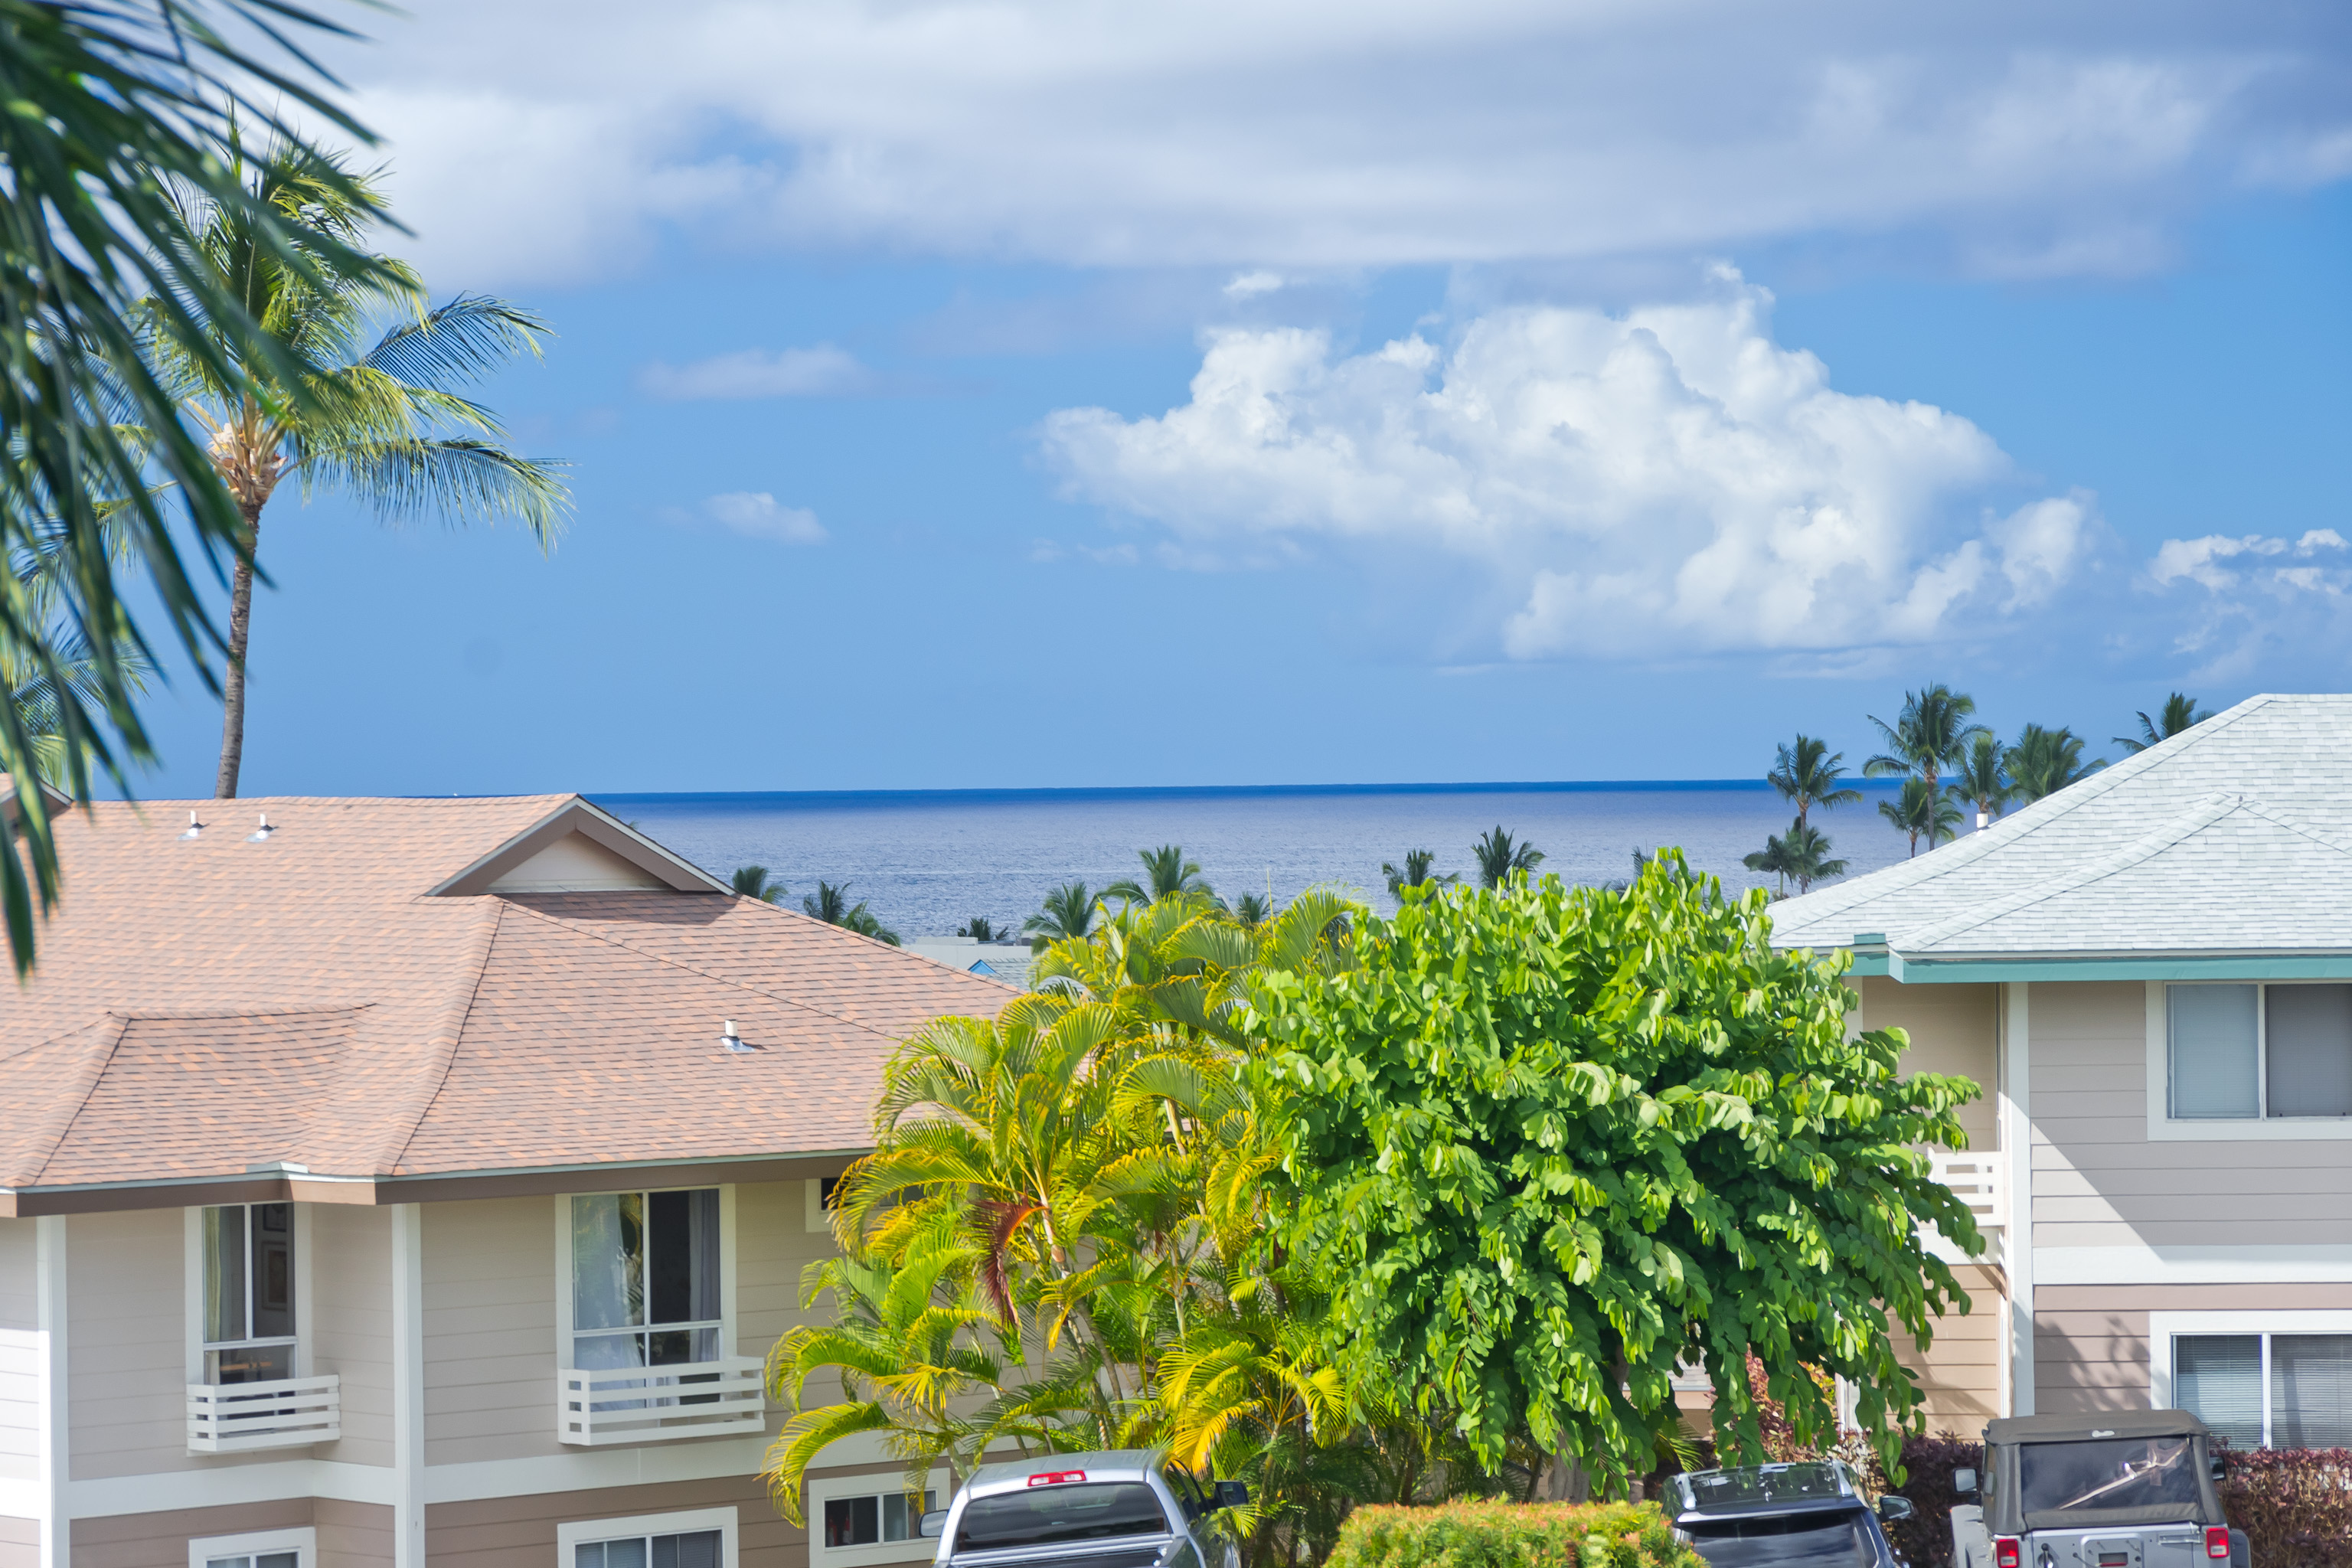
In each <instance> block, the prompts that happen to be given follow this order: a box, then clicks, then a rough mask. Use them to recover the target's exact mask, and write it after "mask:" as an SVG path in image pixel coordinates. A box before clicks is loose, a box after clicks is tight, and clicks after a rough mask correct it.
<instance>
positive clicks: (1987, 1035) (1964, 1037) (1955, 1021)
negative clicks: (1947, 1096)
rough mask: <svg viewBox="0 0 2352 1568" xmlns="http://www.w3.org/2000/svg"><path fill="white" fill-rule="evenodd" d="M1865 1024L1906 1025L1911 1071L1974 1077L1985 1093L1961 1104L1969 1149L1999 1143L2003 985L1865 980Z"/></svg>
mask: <svg viewBox="0 0 2352 1568" xmlns="http://www.w3.org/2000/svg"><path fill="white" fill-rule="evenodd" d="M1857 984H1859V985H1860V987H1861V990H1862V1026H1863V1027H1864V1028H1865V1029H1901V1030H1903V1031H1905V1032H1906V1033H1907V1034H1908V1035H1909V1036H1910V1037H1911V1048H1910V1049H1909V1050H1908V1051H1906V1052H1905V1053H1904V1057H1903V1070H1904V1071H1905V1072H1906V1073H1915V1072H1935V1073H1949V1074H1954V1075H1956V1076H1958V1077H1960V1078H1966V1079H1974V1080H1975V1081H1976V1085H1977V1087H1978V1088H1979V1089H1982V1090H1984V1093H1983V1094H1982V1095H1981V1096H1979V1098H1978V1099H1977V1100H1973V1101H1971V1102H1970V1103H1969V1104H1967V1105H1964V1106H1962V1107H1960V1112H1959V1114H1960V1125H1961V1127H1962V1128H1964V1129H1966V1130H1967V1132H1968V1135H1969V1148H1971V1149H1978V1150H1990V1149H1992V1148H1994V1147H1996V1146H1997V1145H1998V1144H1999V1142H2000V1139H1999V1137H1998V1120H1999V1119H1998V1116H1997V1114H1996V1110H1995V1107H1994V1103H1993V1098H1994V1091H1995V1090H1996V1089H1997V1088H1998V1087H1999V1083H2000V1079H1999V1073H2000V986H1998V985H1903V984H1897V983H1895V981H1892V980H1882V979H1864V980H1862V981H1860V982H1858V983H1857Z"/></svg>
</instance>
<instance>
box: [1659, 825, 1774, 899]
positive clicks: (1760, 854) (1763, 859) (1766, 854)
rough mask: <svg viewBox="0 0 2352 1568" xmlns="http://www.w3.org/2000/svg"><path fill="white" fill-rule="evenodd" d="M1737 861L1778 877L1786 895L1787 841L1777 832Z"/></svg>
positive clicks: (1749, 867) (1754, 869) (1750, 868)
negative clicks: (1761, 846)
mask: <svg viewBox="0 0 2352 1568" xmlns="http://www.w3.org/2000/svg"><path fill="white" fill-rule="evenodd" d="M1739 863H1740V864H1741V865H1743V866H1745V867H1747V868H1748V869H1749V870H1751V871H1762V872H1769V874H1770V875H1772V876H1774V877H1776V878H1778V879H1780V893H1779V896H1780V897H1782V898H1786V897H1787V896H1788V892H1789V843H1788V840H1787V839H1785V838H1782V837H1780V835H1779V834H1777V833H1774V834H1768V835H1767V836H1766V837H1765V839H1764V847H1763V848H1761V849H1757V850H1752V851H1750V852H1749V853H1748V854H1747V855H1744V856H1742V857H1741V858H1740V861H1739ZM1633 874H1634V875H1635V876H1637V877H1638V876H1640V875H1641V874H1642V873H1641V872H1640V870H1639V869H1636V870H1635V871H1634V873H1633Z"/></svg>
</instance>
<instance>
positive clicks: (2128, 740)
mask: <svg viewBox="0 0 2352 1568" xmlns="http://www.w3.org/2000/svg"><path fill="white" fill-rule="evenodd" d="M2211 717H2213V715H2212V713H2211V712H2210V710H2207V709H2203V708H2200V707H2198V706H2197V699H2195V698H2194V697H2191V696H2189V694H2188V693H2187V692H2185V691H2176V692H2174V693H2173V694H2172V695H2171V696H2169V697H2168V698H2166V699H2165V700H2164V710H2163V711H2162V712H2160V713H2158V715H2157V716H2156V717H2155V718H2153V719H2150V718H2149V717H2148V716H2147V714H2145V713H2141V714H2138V715H2137V718H2138V720H2139V738H2138V739H2137V740H2134V739H2133V738H2132V737H2130V736H2129V735H2117V736H2116V738H2115V739H2116V745H2118V746H2121V747H2122V748H2123V749H2124V754H2125V755H2126V756H2134V755H2137V754H2138V753H2139V752H2145V751H2147V749H2148V748H2149V747H2150V746H2153V745H2156V744H2157V743H2158V742H2163V741H2169V740H2170V739H2172V737H2173V736H2175V735H2178V734H2179V733H2180V732H2181V731H2183V730H2190V729H2194V728H2196V727H2197V726H2198V725H2200V724H2202V723H2203V722H2205V721H2206V720H2208V719H2210V718H2211Z"/></svg>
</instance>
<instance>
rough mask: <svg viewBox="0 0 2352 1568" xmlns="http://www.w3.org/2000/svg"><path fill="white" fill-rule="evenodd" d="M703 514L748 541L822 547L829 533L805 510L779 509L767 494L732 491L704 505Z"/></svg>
mask: <svg viewBox="0 0 2352 1568" xmlns="http://www.w3.org/2000/svg"><path fill="white" fill-rule="evenodd" d="M702 510H703V514H704V515H705V516H706V517H709V519H711V521H715V522H717V523H719V525H720V526H721V527H724V528H727V529H729V530H730V531H734V532H736V533H740V534H742V535H743V536H744V537H745V538H747V539H772V540H775V541H777V542H780V543H783V544H822V543H824V539H825V531H824V527H823V526H822V525H820V524H819V523H818V521H817V520H816V513H814V512H813V511H810V510H808V509H807V508H805V507H797V506H779V505H777V504H776V498H775V497H774V496H772V495H770V494H769V493H768V492H767V491H765V490H730V491H729V492H727V493H726V494H725V495H716V496H712V497H711V498H710V499H709V500H706V501H704V502H703V503H702Z"/></svg>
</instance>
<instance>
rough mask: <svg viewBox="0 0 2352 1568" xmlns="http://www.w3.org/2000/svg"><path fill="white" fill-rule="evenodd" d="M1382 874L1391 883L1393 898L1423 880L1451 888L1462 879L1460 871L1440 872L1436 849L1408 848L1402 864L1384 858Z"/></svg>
mask: <svg viewBox="0 0 2352 1568" xmlns="http://www.w3.org/2000/svg"><path fill="white" fill-rule="evenodd" d="M1381 877H1382V879H1385V880H1386V881H1387V883H1388V885H1389V897H1391V898H1395V897H1397V896H1398V895H1400V894H1401V893H1402V892H1403V891H1404V889H1407V888H1418V887H1420V886H1421V885H1422V884H1423V882H1433V883H1435V884H1436V885H1437V886H1439V887H1441V888H1450V887H1452V886H1453V885H1454V883H1456V882H1458V881H1460V880H1461V879H1462V877H1461V874H1460V873H1459V872H1455V871H1447V872H1444V874H1442V875H1441V874H1440V873H1439V872H1438V869H1437V851H1435V850H1434V849H1408V850H1406V851H1405V852H1404V864H1403V865H1402V866H1399V865H1398V864H1397V863H1396V862H1395V861H1393V860H1383V861H1381Z"/></svg>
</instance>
